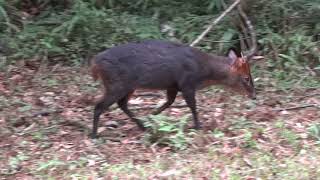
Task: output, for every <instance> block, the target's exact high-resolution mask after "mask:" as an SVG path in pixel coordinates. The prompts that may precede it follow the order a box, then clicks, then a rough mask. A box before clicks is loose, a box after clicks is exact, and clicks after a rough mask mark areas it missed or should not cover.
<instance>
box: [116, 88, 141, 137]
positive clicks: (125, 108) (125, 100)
mask: <svg viewBox="0 0 320 180" xmlns="http://www.w3.org/2000/svg"><path fill="white" fill-rule="evenodd" d="M133 92H134V91H131V92H129V93H128V94H127V95H125V96H124V97H122V98H121V99H120V100H119V101H118V102H117V103H118V106H119V108H120V109H121V110H122V111H123V112H124V113H125V114H126V115H128V116H129V118H130V119H131V120H132V121H133V122H135V123H136V124H137V125H138V127H139V128H140V129H141V130H143V131H144V130H145V127H144V126H143V123H142V122H141V121H140V120H139V119H137V118H135V116H134V114H133V113H132V112H131V111H130V110H129V109H128V101H129V98H130V96H131V94H132V93H133Z"/></svg>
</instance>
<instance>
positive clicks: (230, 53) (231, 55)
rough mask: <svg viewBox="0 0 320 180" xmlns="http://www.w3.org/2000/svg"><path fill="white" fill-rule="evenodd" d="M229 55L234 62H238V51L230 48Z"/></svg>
mask: <svg viewBox="0 0 320 180" xmlns="http://www.w3.org/2000/svg"><path fill="white" fill-rule="evenodd" d="M228 57H229V58H230V59H232V63H234V62H236V60H237V59H238V56H237V55H236V53H235V52H234V51H233V50H230V51H229V52H228Z"/></svg>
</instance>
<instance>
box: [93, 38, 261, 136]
mask: <svg viewBox="0 0 320 180" xmlns="http://www.w3.org/2000/svg"><path fill="white" fill-rule="evenodd" d="M91 70H92V76H93V78H94V79H101V80H102V81H103V84H104V87H105V95H104V98H103V99H102V100H101V101H100V102H98V103H97V105H96V106H95V110H94V122H93V132H92V135H91V136H92V137H93V138H95V137H96V135H97V128H98V122H99V116H100V115H101V114H102V113H103V112H104V111H105V110H106V109H107V108H108V107H109V106H110V105H112V104H113V103H118V105H119V107H120V108H121V109H122V110H123V111H124V112H125V113H126V114H127V115H128V116H129V117H130V118H131V119H132V120H133V121H134V122H136V123H137V125H138V126H139V127H140V128H141V129H144V126H143V124H142V122H141V121H140V120H138V119H136V118H135V117H134V115H133V113H132V112H131V111H130V110H129V109H128V106H127V103H128V100H129V98H130V95H131V94H132V93H133V92H134V91H135V90H136V89H141V88H142V89H164V90H167V102H166V103H164V104H163V105H162V106H161V107H160V108H159V109H157V110H156V111H155V112H154V113H153V114H159V113H161V112H162V111H163V110H164V109H166V108H168V107H169V106H170V105H171V104H172V103H173V102H174V100H175V97H176V95H177V93H178V91H180V92H182V95H183V97H184V99H185V100H186V103H187V105H188V106H189V107H190V109H191V112H192V115H193V121H194V126H195V128H197V129H198V128H200V123H199V121H198V117H197V111H196V100H195V91H196V90H197V89H199V88H202V87H205V86H209V85H212V84H223V85H226V86H229V87H233V88H238V89H243V90H245V91H246V92H247V94H248V95H250V96H251V97H254V96H255V90H254V86H253V81H252V78H251V75H250V68H249V64H248V63H247V62H246V61H245V60H243V59H241V58H238V57H236V56H235V53H234V52H232V51H230V52H229V56H228V57H223V56H214V55H209V54H207V53H204V52H201V51H199V50H198V49H195V48H192V47H190V46H187V45H183V44H177V43H173V42H167V41H159V40H149V41H143V42H140V43H128V44H125V45H120V46H117V47H114V48H111V49H109V50H106V51H104V52H102V53H100V54H98V55H97V56H95V58H94V59H93V61H92V66H91Z"/></svg>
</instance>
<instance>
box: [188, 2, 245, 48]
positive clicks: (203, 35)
mask: <svg viewBox="0 0 320 180" xmlns="http://www.w3.org/2000/svg"><path fill="white" fill-rule="evenodd" d="M240 1H241V0H235V1H234V3H233V4H232V5H231V6H230V7H229V8H228V9H226V10H225V11H224V12H223V13H222V14H221V15H220V16H219V17H218V18H217V19H215V20H214V21H213V22H212V23H211V24H210V25H209V26H208V27H207V29H206V30H204V31H203V32H202V33H201V34H200V36H198V38H197V39H196V40H194V41H193V42H192V43H191V44H190V46H195V45H196V44H198V43H199V42H200V41H201V39H203V38H204V37H205V36H206V35H207V34H208V33H209V31H210V30H211V29H212V28H213V26H215V25H216V24H217V23H218V22H219V21H220V20H221V19H222V18H223V17H224V16H226V15H227V14H228V13H229V12H230V11H231V10H232V9H234V8H235V7H236V6H237V5H238V4H239V3H240Z"/></svg>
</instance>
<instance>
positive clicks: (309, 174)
mask: <svg viewBox="0 0 320 180" xmlns="http://www.w3.org/2000/svg"><path fill="white" fill-rule="evenodd" d="M6 71H7V72H1V73H0V137H1V138H0V162H1V163H0V179H319V177H320V168H319V167H320V111H319V106H320V90H319V89H303V90H295V91H288V92H284V91H279V90H278V89H277V88H272V87H270V86H267V87H268V88H263V86H260V87H259V85H258V99H257V100H250V99H248V98H246V97H244V96H241V95H234V94H232V93H231V92H229V91H226V90H223V89H221V88H209V89H203V90H200V91H198V93H197V103H198V112H199V119H200V121H201V122H202V123H203V126H204V128H203V130H199V131H195V130H193V129H190V128H187V127H191V126H192V120H191V113H190V110H189V109H188V108H187V107H185V103H184V101H183V100H182V98H181V96H180V94H179V96H178V98H177V100H176V102H175V103H174V104H173V106H172V107H171V108H169V109H167V110H165V111H164V112H163V113H162V115H159V116H147V115H148V114H150V112H152V110H153V109H154V108H155V107H158V106H159V105H160V104H161V103H163V102H164V100H165V96H164V92H161V91H156V92H147V91H138V92H136V93H135V94H134V95H133V97H132V98H131V100H130V104H129V108H131V109H132V111H134V112H135V113H136V114H137V115H138V117H141V118H142V119H144V120H145V123H146V124H147V125H148V127H149V128H150V129H152V130H150V131H148V132H141V131H140V130H139V129H138V128H137V126H136V124H134V123H133V122H131V121H130V120H129V119H128V117H127V116H126V115H125V114H124V113H123V112H121V111H120V110H119V109H118V108H116V106H112V107H111V110H110V111H108V112H106V113H105V114H104V115H103V116H102V117H101V123H100V126H99V135H100V138H99V139H96V140H92V139H90V138H88V134H89V133H90V130H91V127H92V114H93V106H94V102H95V101H96V99H98V98H99V96H100V95H102V87H101V85H100V84H99V82H93V80H92V78H91V77H90V75H89V73H88V71H87V70H86V69H85V68H71V67H63V66H60V65H55V66H50V67H42V68H40V70H39V69H37V68H36V67H34V66H33V65H32V64H22V65H19V66H9V67H8V69H7V70H6ZM261 81H263V79H262V80H261ZM262 83H263V82H262ZM214 120H215V121H216V123H215V121H214ZM215 126H216V128H215V130H213V129H214V127H215Z"/></svg>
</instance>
